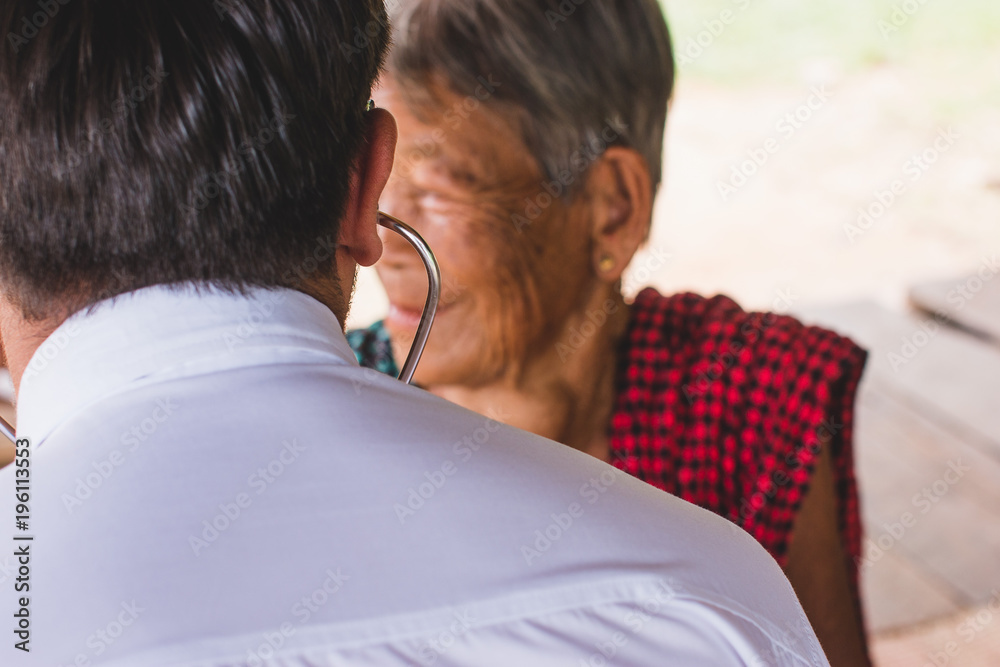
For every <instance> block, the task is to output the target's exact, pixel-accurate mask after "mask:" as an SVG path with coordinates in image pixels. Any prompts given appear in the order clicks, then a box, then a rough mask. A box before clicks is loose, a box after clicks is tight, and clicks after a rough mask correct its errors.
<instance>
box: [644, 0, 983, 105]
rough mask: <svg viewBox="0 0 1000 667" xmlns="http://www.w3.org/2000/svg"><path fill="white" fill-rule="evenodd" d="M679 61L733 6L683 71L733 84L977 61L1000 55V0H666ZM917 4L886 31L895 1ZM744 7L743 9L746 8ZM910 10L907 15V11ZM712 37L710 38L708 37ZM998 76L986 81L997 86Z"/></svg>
mask: <svg viewBox="0 0 1000 667" xmlns="http://www.w3.org/2000/svg"><path fill="white" fill-rule="evenodd" d="M661 3H662V4H663V6H664V8H665V10H666V13H667V18H668V21H669V22H670V26H671V30H672V33H673V37H674V49H675V52H677V53H678V59H679V58H680V55H681V54H682V53H683V52H684V50H685V48H686V47H687V45H688V44H689V40H690V39H692V38H695V37H697V35H698V33H699V32H700V31H702V30H705V25H704V22H705V21H710V20H712V19H717V18H718V17H719V16H720V13H721V12H722V11H723V10H727V9H728V10H731V11H732V12H733V14H734V20H733V22H732V23H731V24H730V25H728V26H726V27H725V28H724V30H723V31H722V32H721V34H719V35H718V36H717V37H713V41H712V43H711V45H710V46H708V47H707V48H705V49H704V51H703V53H702V54H701V55H700V56H698V57H697V58H694V59H692V62H690V63H682V62H680V61H679V69H680V73H681V75H682V76H684V77H693V78H698V79H708V80H713V81H720V82H727V83H735V82H749V83H757V82H761V81H777V82H780V81H787V80H790V79H792V78H797V77H799V76H800V74H801V70H802V67H803V65H805V64H808V63H810V62H815V61H827V62H831V63H835V64H836V65H837V66H838V67H840V68H841V69H842V70H843V71H845V72H847V73H850V72H854V71H858V70H861V69H865V68H868V67H872V66H876V65H881V64H885V63H892V64H905V65H917V66H925V65H929V66H942V67H963V66H966V65H969V66H975V65H976V64H980V63H982V62H983V61H985V60H1000V1H998V0H925V2H924V3H923V4H922V5H921V4H919V0H908V1H907V3H904V2H903V0H661ZM910 3H912V4H913V5H918V6H919V9H917V10H916V12H915V13H914V14H913V15H912V16H908V17H907V20H906V22H905V24H903V25H902V26H901V27H900V28H899V30H898V31H893V32H891V34H889V35H888V37H886V36H885V35H883V33H882V31H880V29H879V21H880V20H884V21H886V22H887V23H889V21H890V18H891V16H892V13H893V8H894V7H901V6H902V5H903V4H910ZM741 6H746V9H741ZM904 16H905V14H904ZM706 41H707V40H706ZM990 69H991V70H992V71H993V72H994V74H993V76H992V77H991V79H993V80H992V81H990V82H989V83H988V85H990V86H996V85H997V83H996V79H997V76H996V74H995V67H991V68H990Z"/></svg>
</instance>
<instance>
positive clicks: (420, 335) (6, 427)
mask: <svg viewBox="0 0 1000 667" xmlns="http://www.w3.org/2000/svg"><path fill="white" fill-rule="evenodd" d="M378 224H380V225H382V226H383V227H385V228H386V229H389V230H392V231H394V232H396V233H397V234H399V235H400V236H402V237H403V238H404V239H406V240H407V241H408V242H409V243H410V245H412V246H413V247H414V249H415V250H416V251H417V254H418V255H420V259H421V260H423V262H424V266H426V267H427V282H428V289H427V301H426V302H425V303H424V312H423V314H422V315H421V316H420V324H418V325H417V333H416V335H414V337H413V344H412V345H411V346H410V352H409V354H407V355H406V361H405V362H403V366H402V368H401V369H400V371H399V379H400V380H402V381H403V382H405V383H407V384H409V383H410V381H411V380H412V379H413V372H414V371H415V370H417V364H418V363H419V362H420V356H421V355H422V354H423V353H424V347H425V346H426V345H427V337H428V336H429V335H430V333H431V326H432V325H433V324H434V314H435V313H437V307H438V302H439V301H440V300H441V269H440V267H438V263H437V259H435V258H434V253H433V252H431V249H430V246H428V245H427V242H426V241H424V240H423V239H422V238H420V234H417V233H416V232H415V231H414V230H413V228H412V227H410V226H409V225H408V224H406V223H405V222H403V221H402V220H397V219H396V218H394V217H392V216H391V215H387V214H385V213H382V212H381V211H379V212H378ZM0 434H2V435H3V436H4V437H6V438H7V439H8V440H10V441H11V442H15V443H16V442H17V435H16V433H15V432H14V427H13V426H11V425H10V423H9V422H8V421H7V420H6V419H4V418H3V417H0Z"/></svg>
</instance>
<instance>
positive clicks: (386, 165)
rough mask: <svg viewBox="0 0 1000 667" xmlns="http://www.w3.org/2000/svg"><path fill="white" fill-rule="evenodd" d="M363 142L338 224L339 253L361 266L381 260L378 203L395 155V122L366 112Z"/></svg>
mask: <svg viewBox="0 0 1000 667" xmlns="http://www.w3.org/2000/svg"><path fill="white" fill-rule="evenodd" d="M367 118H368V126H367V128H366V129H365V141H364V144H363V145H362V147H361V151H360V153H359V154H358V158H357V162H356V164H355V169H354V173H353V174H352V175H351V188H350V192H349V194H348V198H347V207H346V209H345V212H344V218H343V219H342V220H341V221H340V236H339V238H338V242H339V243H340V246H341V249H342V250H343V251H344V252H346V253H347V254H348V255H350V256H351V258H352V259H354V261H355V262H357V263H358V264H360V265H361V266H371V265H372V264H374V263H375V262H376V261H378V258H379V257H381V256H382V241H381V240H380V239H379V236H378V231H377V225H378V223H377V221H376V220H377V214H378V200H379V197H381V196H382V190H383V189H385V184H386V183H387V182H388V181H389V172H391V171H392V160H393V157H394V155H395V153H396V137H397V132H396V119H395V118H393V117H392V114H390V113H389V112H388V111H386V110H385V109H372V110H371V111H368V112H367Z"/></svg>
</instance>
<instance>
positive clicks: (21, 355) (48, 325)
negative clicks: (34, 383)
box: [0, 298, 67, 393]
mask: <svg viewBox="0 0 1000 667" xmlns="http://www.w3.org/2000/svg"><path fill="white" fill-rule="evenodd" d="M66 319H67V318H66V317H52V318H48V319H45V320H27V319H25V318H24V316H23V315H22V313H21V309H20V308H18V307H17V306H15V305H14V304H12V303H10V302H9V301H7V299H4V298H0V341H2V343H3V351H4V355H5V356H6V358H7V368H8V370H9V371H10V377H11V380H13V382H14V391H15V393H16V392H18V391H20V389H21V378H22V376H23V375H24V371H25V369H26V368H27V367H28V362H30V361H31V357H32V356H34V354H35V351H36V350H38V348H39V346H41V344H42V343H44V342H45V339H46V338H48V337H49V336H51V335H52V333H53V332H54V331H55V330H56V329H58V328H59V325H61V324H62V323H63V322H65V321H66Z"/></svg>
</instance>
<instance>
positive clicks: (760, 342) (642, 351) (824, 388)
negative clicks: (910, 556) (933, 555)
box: [609, 288, 867, 599]
mask: <svg viewBox="0 0 1000 667" xmlns="http://www.w3.org/2000/svg"><path fill="white" fill-rule="evenodd" d="M619 355H620V356H619V363H618V377H617V383H618V386H617V399H616V403H615V407H614V413H613V416H612V419H611V423H610V425H609V437H610V450H611V452H610V462H611V463H612V464H613V465H615V466H616V467H618V468H620V469H622V470H624V471H626V472H628V473H630V474H632V475H635V476H636V477H639V478H640V479H642V480H644V481H646V482H648V483H650V484H652V485H654V486H656V487H658V488H660V489H663V490H665V491H667V492H669V493H672V494H674V495H676V496H679V497H681V498H684V499H685V500H688V501H690V502H692V503H694V504H696V505H700V506H701V507H704V508H706V509H709V510H711V511H713V512H715V513H716V514H719V515H721V516H723V517H726V518H727V519H729V520H731V521H733V522H735V523H736V524H737V525H739V526H740V527H742V528H743V529H744V530H746V531H747V532H748V533H750V534H751V535H753V536H754V537H755V538H756V539H757V540H758V541H759V542H760V543H761V544H762V545H763V546H764V548H766V549H767V550H768V551H769V552H770V553H771V555H772V556H774V558H775V559H776V560H777V561H778V563H779V564H780V565H784V564H785V562H786V559H787V552H788V545H789V541H790V538H791V533H792V526H793V522H794V520H795V516H796V513H797V512H798V509H799V507H800V505H801V503H802V499H803V496H804V495H805V493H806V491H807V489H808V487H809V481H810V477H811V475H812V472H813V469H814V464H815V461H816V456H817V454H818V453H819V451H820V445H821V444H824V445H825V444H827V443H828V444H829V451H830V454H831V462H832V464H833V477H834V483H835V485H836V487H835V491H836V496H837V499H838V503H837V506H838V514H839V516H838V523H839V527H840V536H841V540H842V544H843V546H844V550H845V552H846V556H847V558H848V559H849V561H850V562H849V564H848V572H849V573H850V575H851V580H852V582H853V585H854V593H855V599H857V584H858V579H857V575H858V572H857V565H856V564H857V558H858V556H859V553H860V549H861V523H860V518H859V508H858V496H857V486H856V483H855V478H854V462H853V453H852V445H851V437H852V430H853V414H854V396H855V392H856V391H857V387H858V381H859V379H860V378H861V372H862V370H863V368H864V364H865V359H866V357H867V353H866V352H865V351H864V350H863V349H861V348H859V347H858V346H857V345H855V344H854V343H853V342H852V341H850V340H848V339H846V338H843V337H841V336H838V335H837V334H835V333H833V332H830V331H826V330H825V329H820V328H817V327H807V326H805V325H803V324H801V323H800V322H798V321H797V320H795V319H794V318H791V317H787V316H782V315H776V314H774V313H748V312H745V311H743V310H742V309H741V308H740V307H739V306H738V305H737V304H736V302H734V301H733V300H732V299H729V298H728V297H725V296H715V297H711V298H705V297H702V296H698V295H697V294H676V295H673V296H661V295H660V294H659V293H658V292H656V290H653V289H649V288H647V289H645V290H643V291H642V292H641V293H640V294H639V295H638V296H637V297H636V299H635V302H634V304H633V306H632V309H631V313H630V324H629V328H628V333H627V336H626V338H625V339H624V340H623V341H622V344H621V347H620V349H619Z"/></svg>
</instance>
